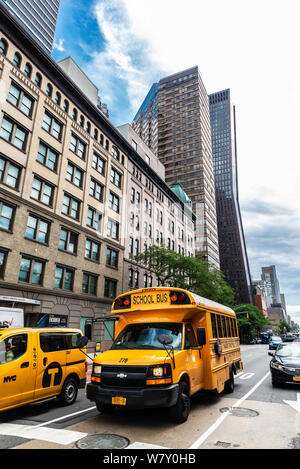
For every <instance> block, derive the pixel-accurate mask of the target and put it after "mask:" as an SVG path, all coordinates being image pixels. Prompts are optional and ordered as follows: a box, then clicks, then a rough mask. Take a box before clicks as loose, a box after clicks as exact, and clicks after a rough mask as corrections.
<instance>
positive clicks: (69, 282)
mask: <svg viewBox="0 0 300 469" xmlns="http://www.w3.org/2000/svg"><path fill="white" fill-rule="evenodd" d="M73 283H74V269H72V268H69V267H64V266H56V269H55V277H54V288H60V289H62V290H69V291H72V290H73Z"/></svg>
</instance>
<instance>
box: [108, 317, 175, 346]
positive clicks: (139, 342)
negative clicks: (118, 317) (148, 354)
mask: <svg viewBox="0 0 300 469" xmlns="http://www.w3.org/2000/svg"><path fill="white" fill-rule="evenodd" d="M162 334H165V335H169V336H170V337H172V339H173V342H172V344H171V345H172V347H173V348H174V349H175V350H181V343H182V324H180V323H150V324H149V323H147V324H129V325H128V326H126V327H125V329H123V331H122V332H121V333H120V334H119V335H118V337H117V339H116V340H115V341H114V343H113V344H112V346H111V350H118V349H164V346H163V345H162V344H161V343H160V342H159V341H158V337H159V336H160V335H162Z"/></svg>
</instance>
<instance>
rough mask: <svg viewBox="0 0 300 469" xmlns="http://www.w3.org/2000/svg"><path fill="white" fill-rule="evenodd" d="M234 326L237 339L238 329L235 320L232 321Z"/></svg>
mask: <svg viewBox="0 0 300 469" xmlns="http://www.w3.org/2000/svg"><path fill="white" fill-rule="evenodd" d="M234 326H235V331H236V337H238V336H239V328H238V325H237V320H236V319H234Z"/></svg>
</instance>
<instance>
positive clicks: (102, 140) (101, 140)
mask: <svg viewBox="0 0 300 469" xmlns="http://www.w3.org/2000/svg"><path fill="white" fill-rule="evenodd" d="M99 142H100V145H102V146H103V142H104V137H103V135H102V134H100V140H99Z"/></svg>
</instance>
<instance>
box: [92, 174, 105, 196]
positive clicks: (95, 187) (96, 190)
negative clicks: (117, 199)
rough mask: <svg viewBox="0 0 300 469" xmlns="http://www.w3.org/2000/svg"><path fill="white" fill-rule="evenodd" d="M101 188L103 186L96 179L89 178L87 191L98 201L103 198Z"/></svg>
mask: <svg viewBox="0 0 300 469" xmlns="http://www.w3.org/2000/svg"><path fill="white" fill-rule="evenodd" d="M103 189H104V186H103V185H102V184H100V182H97V181H96V179H93V178H91V182H90V192H89V193H90V195H91V196H92V197H95V199H97V200H99V201H100V202H102V200H103Z"/></svg>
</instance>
